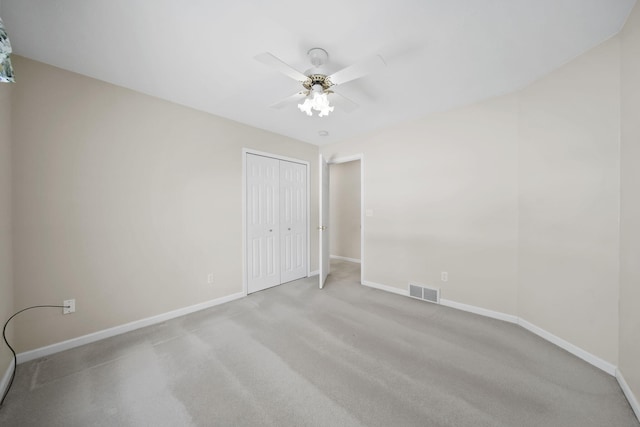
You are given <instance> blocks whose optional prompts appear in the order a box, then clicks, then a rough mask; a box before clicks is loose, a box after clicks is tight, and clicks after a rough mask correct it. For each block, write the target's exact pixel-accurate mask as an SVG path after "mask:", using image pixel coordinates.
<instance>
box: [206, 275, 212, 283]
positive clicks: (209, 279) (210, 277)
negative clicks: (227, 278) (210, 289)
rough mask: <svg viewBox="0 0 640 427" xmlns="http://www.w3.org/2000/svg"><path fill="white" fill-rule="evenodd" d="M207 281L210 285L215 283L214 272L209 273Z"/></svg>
mask: <svg viewBox="0 0 640 427" xmlns="http://www.w3.org/2000/svg"><path fill="white" fill-rule="evenodd" d="M207 283H208V284H210V285H211V284H213V273H209V274H208V275H207Z"/></svg>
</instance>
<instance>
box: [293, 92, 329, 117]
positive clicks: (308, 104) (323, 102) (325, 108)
mask: <svg viewBox="0 0 640 427" xmlns="http://www.w3.org/2000/svg"><path fill="white" fill-rule="evenodd" d="M298 108H299V109H300V111H302V112H303V113H306V114H307V116H312V115H313V112H312V111H311V110H316V111H318V112H319V114H318V117H324V116H328V115H329V113H331V112H333V109H334V107H333V106H332V105H329V97H328V96H327V94H326V93H325V92H324V88H323V87H322V85H321V84H315V85H313V87H312V88H311V92H310V93H309V96H308V97H307V98H306V99H305V100H304V102H303V103H302V104H298Z"/></svg>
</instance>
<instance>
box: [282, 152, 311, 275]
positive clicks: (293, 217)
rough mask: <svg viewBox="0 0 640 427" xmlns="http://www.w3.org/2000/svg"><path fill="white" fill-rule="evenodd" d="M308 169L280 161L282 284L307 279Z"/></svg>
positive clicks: (300, 165)
mask: <svg viewBox="0 0 640 427" xmlns="http://www.w3.org/2000/svg"><path fill="white" fill-rule="evenodd" d="M306 248H307V167H306V166H305V165H302V164H300V163H293V162H287V161H283V160H281V161H280V281H281V282H282V283H286V282H290V281H292V280H296V279H300V278H302V277H306V276H307V253H306V252H307V251H306Z"/></svg>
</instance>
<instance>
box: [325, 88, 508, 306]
mask: <svg viewBox="0 0 640 427" xmlns="http://www.w3.org/2000/svg"><path fill="white" fill-rule="evenodd" d="M516 111H517V99H516V97H514V96H506V97H502V98H498V99H494V100H490V101H487V102H484V103H480V104H477V105H473V106H470V107H466V108H461V109H458V110H455V111H450V112H447V113H442V114H434V115H430V116H428V117H426V118H423V119H421V120H417V121H413V122H410V123H406V124H403V125H400V126H396V127H392V128H388V129H385V130H382V131H379V132H376V133H374V134H370V135H366V136H362V137H359V138H355V139H353V140H350V141H348V142H344V143H340V144H334V145H330V146H326V147H321V151H322V152H323V153H324V154H325V155H326V156H327V157H343V156H348V155H353V154H357V153H363V154H364V159H365V162H364V181H365V209H372V210H373V216H372V217H365V242H364V253H365V265H364V270H365V271H364V279H365V280H366V281H370V282H374V283H379V284H383V285H388V286H394V287H397V288H400V289H405V290H406V289H407V285H408V283H409V282H416V283H421V284H425V285H430V286H437V287H440V288H441V289H442V298H446V299H450V300H455V301H460V302H464V303H467V304H473V305H477V306H481V307H485V308H488V309H492V310H497V311H501V312H505V313H510V314H515V313H516V309H517V299H516V291H517V288H516V285H515V284H516V283H517V279H518V278H517V269H516V267H517V258H516V257H517V231H518V223H517V204H518V197H517V188H518V186H517V182H516V178H517V164H516V159H517V144H516V137H517V127H516V122H517V121H516ZM442 271H447V272H448V273H449V281H448V282H441V281H440V272H442Z"/></svg>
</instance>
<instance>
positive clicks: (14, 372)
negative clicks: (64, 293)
mask: <svg viewBox="0 0 640 427" xmlns="http://www.w3.org/2000/svg"><path fill="white" fill-rule="evenodd" d="M45 307H53V308H69V307H67V306H66V305H34V306H32V307H27V308H23V309H22V310H20V311H18V312H16V313H14V314H13V315H12V316H11V317H9V319H8V320H7V321H6V322H5V324H4V327H3V328H2V338H4V343H5V344H6V345H7V347H9V350H11V353H13V372H12V373H11V380H9V385H8V386H7V389H6V390H5V391H4V394H3V395H2V400H0V406H2V404H3V403H4V399H5V398H6V397H7V394H9V390H10V389H11V385H12V384H13V379H14V378H15V376H16V369H18V357H17V356H16V351H15V350H14V349H13V347H11V344H9V341H7V335H6V332H7V325H8V324H9V322H11V319H13V318H14V317H16V316H17V315H18V314H20V313H22V312H23V311H27V310H31V309H32V308H45Z"/></svg>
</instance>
